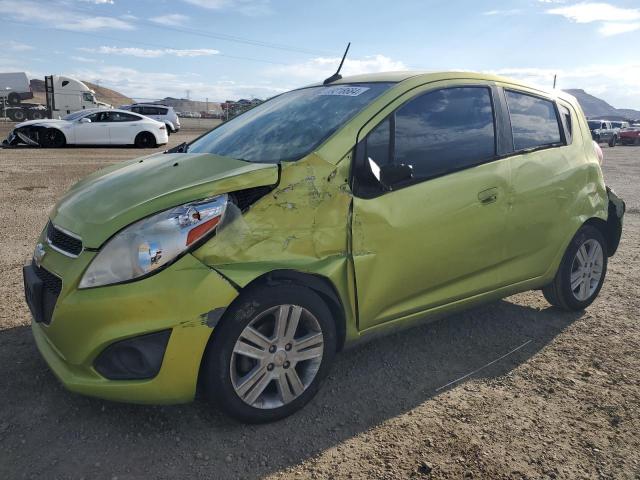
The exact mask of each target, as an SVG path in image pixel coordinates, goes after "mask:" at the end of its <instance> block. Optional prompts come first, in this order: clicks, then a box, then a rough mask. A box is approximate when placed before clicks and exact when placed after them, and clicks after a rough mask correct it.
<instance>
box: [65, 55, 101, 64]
mask: <svg viewBox="0 0 640 480" xmlns="http://www.w3.org/2000/svg"><path fill="white" fill-rule="evenodd" d="M71 60H75V61H76V62H82V63H98V62H99V60H98V59H96V58H88V57H80V56H77V55H74V56H72V57H71Z"/></svg>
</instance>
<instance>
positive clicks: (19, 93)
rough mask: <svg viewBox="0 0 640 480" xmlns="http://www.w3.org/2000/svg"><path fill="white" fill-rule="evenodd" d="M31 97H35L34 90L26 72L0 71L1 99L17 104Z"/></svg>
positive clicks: (12, 104)
mask: <svg viewBox="0 0 640 480" xmlns="http://www.w3.org/2000/svg"><path fill="white" fill-rule="evenodd" d="M30 98H33V92H32V91H31V85H30V83H29V77H27V74H26V73H25V72H9V73H0V100H2V99H4V100H5V101H6V102H7V103H8V104H9V105H11V106H15V105H20V102H21V101H22V100H28V99H30Z"/></svg>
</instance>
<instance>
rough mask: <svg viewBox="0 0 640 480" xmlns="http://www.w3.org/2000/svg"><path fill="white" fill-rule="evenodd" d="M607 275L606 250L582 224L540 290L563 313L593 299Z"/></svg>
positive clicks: (598, 237)
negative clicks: (551, 275)
mask: <svg viewBox="0 0 640 480" xmlns="http://www.w3.org/2000/svg"><path fill="white" fill-rule="evenodd" d="M606 273H607V247H606V242H605V239H604V237H603V236H602V233H600V231H599V230H598V229H597V228H595V227H593V226H591V225H583V226H582V227H581V228H580V230H578V233H576V235H575V236H574V237H573V239H572V240H571V243H570V244H569V246H568V247H567V251H566V252H565V254H564V257H563V258H562V262H561V263H560V268H559V269H558V272H557V273H556V276H555V278H554V279H553V282H551V283H550V284H549V285H547V286H546V287H544V288H543V289H542V292H543V293H544V296H545V298H546V299H547V301H548V302H549V303H550V304H551V305H554V306H556V307H559V308H562V309H563V310H573V311H576V310H583V309H584V308H586V307H588V306H589V305H591V303H592V302H593V301H594V300H595V299H596V297H597V296H598V293H600V289H601V288H602V284H603V283H604V278H605V275H606Z"/></svg>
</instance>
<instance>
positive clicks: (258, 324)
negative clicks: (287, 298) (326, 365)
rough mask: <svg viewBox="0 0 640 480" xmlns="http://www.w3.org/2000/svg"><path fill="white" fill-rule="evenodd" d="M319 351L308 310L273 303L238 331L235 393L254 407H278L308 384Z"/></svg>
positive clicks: (317, 364)
mask: <svg viewBox="0 0 640 480" xmlns="http://www.w3.org/2000/svg"><path fill="white" fill-rule="evenodd" d="M323 350H324V339H323V334H322V329H321V327H320V323H319V322H318V320H317V319H316V318H315V317H314V316H313V314H311V312H309V311H308V310H307V309H305V308H303V307H300V306H298V305H289V304H287V305H278V306H275V307H272V308H269V309H268V310H266V311H264V312H262V313H260V314H259V315H257V316H256V317H255V318H254V319H253V320H252V321H251V322H250V323H249V324H248V325H247V326H246V327H245V328H244V330H243V331H242V332H241V333H240V336H239V338H238V340H237V341H236V343H235V345H234V347H233V353H232V357H231V363H230V374H231V383H232V385H233V388H234V389H235V392H236V394H237V395H238V397H240V398H241V399H242V400H243V401H244V402H245V403H246V404H248V405H250V406H252V407H254V408H262V409H273V408H278V407H282V406H283V405H286V404H288V403H291V402H292V401H293V400H295V399H296V398H298V397H299V396H300V395H301V394H302V393H303V392H304V391H305V390H306V389H307V388H308V387H309V385H311V383H312V382H313V380H314V378H315V377H316V374H317V373H318V370H319V369H320V365H321V363H322V354H323Z"/></svg>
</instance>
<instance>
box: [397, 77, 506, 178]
mask: <svg viewBox="0 0 640 480" xmlns="http://www.w3.org/2000/svg"><path fill="white" fill-rule="evenodd" d="M394 144H395V145H394V150H393V151H394V159H393V162H394V163H396V164H405V165H410V166H411V167H412V169H413V175H414V178H415V179H428V178H433V177H437V176H440V175H445V174H447V173H450V172H455V171H457V170H461V169H463V168H467V167H471V166H474V165H478V164H480V163H483V162H486V161H487V160H490V159H492V158H493V157H495V129H494V121H493V107H492V103H491V93H490V90H489V89H488V88H485V87H459V88H447V89H443V90H437V91H434V92H429V93H426V94H424V95H421V96H419V97H417V98H415V99H413V100H411V101H410V102H409V103H407V104H405V105H404V106H402V107H401V108H400V109H399V110H397V112H396V114H395V139H394Z"/></svg>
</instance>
